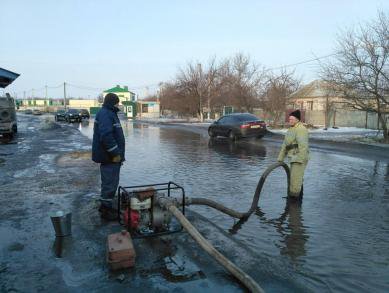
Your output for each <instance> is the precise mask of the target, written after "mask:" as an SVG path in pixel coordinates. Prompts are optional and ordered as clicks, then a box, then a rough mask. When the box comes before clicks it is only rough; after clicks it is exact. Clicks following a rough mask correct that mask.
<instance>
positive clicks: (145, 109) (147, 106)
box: [142, 104, 149, 113]
mask: <svg viewBox="0 0 389 293" xmlns="http://www.w3.org/2000/svg"><path fill="white" fill-rule="evenodd" d="M148 112H149V105H148V104H142V113H148Z"/></svg>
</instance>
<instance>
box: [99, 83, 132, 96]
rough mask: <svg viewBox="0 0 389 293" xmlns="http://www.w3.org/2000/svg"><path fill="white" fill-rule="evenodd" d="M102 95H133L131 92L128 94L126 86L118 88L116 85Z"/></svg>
mask: <svg viewBox="0 0 389 293" xmlns="http://www.w3.org/2000/svg"><path fill="white" fill-rule="evenodd" d="M104 93H131V94H133V95H135V94H134V93H133V92H130V91H129V90H128V87H127V86H125V87H120V85H117V86H115V87H113V88H111V89H108V90H105V91H104Z"/></svg>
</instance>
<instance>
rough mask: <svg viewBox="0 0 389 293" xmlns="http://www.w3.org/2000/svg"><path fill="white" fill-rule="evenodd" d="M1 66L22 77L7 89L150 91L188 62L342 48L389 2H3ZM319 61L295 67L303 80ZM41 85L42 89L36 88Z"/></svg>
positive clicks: (300, 56)
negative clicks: (339, 44)
mask: <svg viewBox="0 0 389 293" xmlns="http://www.w3.org/2000/svg"><path fill="white" fill-rule="evenodd" d="M0 7H1V11H0V67H2V68H5V69H8V70H11V71H14V72H17V73H19V74H20V77H19V78H18V79H16V80H15V81H14V83H13V84H11V85H10V86H8V87H7V88H6V89H5V90H4V91H2V90H0V94H1V93H3V92H9V93H11V94H12V95H14V96H15V95H16V96H17V97H18V98H22V97H23V96H24V92H25V95H26V97H30V96H31V95H34V96H35V97H37V96H40V97H43V96H45V86H47V91H48V96H49V97H54V98H62V97H63V84H64V82H66V84H67V86H66V92H67V96H68V97H69V96H72V97H83V98H96V97H97V96H98V94H99V93H101V91H102V90H104V89H108V88H111V87H114V86H116V85H121V86H124V85H127V86H128V87H129V89H130V90H132V91H133V92H135V93H136V94H138V95H139V96H140V97H142V96H143V97H144V96H146V95H147V94H152V93H154V92H155V90H156V89H157V87H158V83H160V82H166V81H170V80H172V79H174V77H175V75H176V74H177V72H178V69H179V68H180V67H184V66H185V65H186V64H187V63H188V62H198V63H204V64H205V63H206V62H207V61H209V59H210V58H212V57H216V58H217V60H220V61H221V60H223V59H224V58H228V57H231V56H234V55H235V54H237V53H243V54H245V55H248V56H250V58H251V59H252V60H253V61H254V62H256V63H258V64H260V65H263V66H265V67H267V68H276V67H280V66H284V65H289V64H295V63H299V62H302V61H305V60H310V59H314V58H315V57H318V56H325V55H329V54H331V53H333V52H334V50H335V41H336V38H337V36H338V35H339V34H341V32H342V31H343V30H347V29H350V28H352V27H354V26H357V25H359V24H361V23H365V22H367V21H371V20H373V19H374V18H376V16H377V11H378V10H383V11H386V12H388V11H389V1H384V0H361V1H358V0H355V1H351V0H337V1H333V0H322V1H318V0H317V1H315V0H306V1H302V0H301V1H298V0H295V1H288V0H285V1H281V0H274V1H270V0H269V1H264V0H262V1H261V0H257V1H248V0H247V1H245V0H242V1H236V0H234V1H232V0H231V1H230V0H223V1H222V0H214V1H212V0H209V1H205V0H196V1H190V0H181V1H178V0H177V1H168V0H165V1H162V0H155V1H147V0H143V1H131V0H123V1H119V0H111V1H99V0H94V1H91V0H83V1H81V0H67V1H65V0H56V1H50V0H46V1H44V0H34V1H28V0H24V1H22V0H0ZM318 67H319V66H318V62H317V61H316V62H311V63H306V64H303V65H299V66H297V67H295V68H294V67H289V69H295V72H296V75H297V76H298V77H300V78H301V79H302V81H303V83H308V82H310V81H312V80H314V79H317V78H318ZM33 89H34V90H33Z"/></svg>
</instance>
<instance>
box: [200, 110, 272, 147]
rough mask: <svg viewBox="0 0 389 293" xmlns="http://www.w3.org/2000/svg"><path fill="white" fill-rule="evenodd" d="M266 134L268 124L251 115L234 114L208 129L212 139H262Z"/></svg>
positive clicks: (224, 117)
mask: <svg viewBox="0 0 389 293" xmlns="http://www.w3.org/2000/svg"><path fill="white" fill-rule="evenodd" d="M265 133H266V123H265V122H264V121H263V120H260V119H258V118H257V117H256V116H254V115H253V114H249V113H234V114H230V115H226V116H223V117H221V118H220V119H219V120H217V121H215V122H214V123H212V124H211V125H210V126H209V128H208V134H209V136H210V137H216V136H225V137H228V138H229V139H231V140H236V139H239V138H243V137H257V138H261V137H263V136H264V135H265Z"/></svg>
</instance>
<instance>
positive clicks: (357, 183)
mask: <svg viewBox="0 0 389 293" xmlns="http://www.w3.org/2000/svg"><path fill="white" fill-rule="evenodd" d="M122 125H123V130H124V133H125V136H126V162H125V163H124V165H123V168H122V172H121V178H120V184H121V185H124V186H128V185H138V184H139V185H140V184H151V183H160V182H167V181H174V182H176V183H178V184H180V185H181V186H183V187H184V188H185V191H186V194H187V196H189V197H206V198H209V199H213V200H215V201H218V202H220V203H223V204H224V205H226V206H227V207H230V208H233V209H235V210H239V211H247V210H248V208H249V206H250V204H251V201H252V197H253V194H254V191H255V188H256V185H257V183H258V180H259V177H260V176H261V175H262V173H263V172H264V171H265V169H266V168H267V167H268V166H269V165H270V164H272V163H274V162H275V161H276V158H277V155H278V151H279V147H280V146H279V145H277V144H275V143H274V142H269V141H266V139H265V140H262V141H242V142H238V143H229V142H228V141H226V140H223V139H218V140H215V141H209V139H208V136H207V135H206V133H205V132H202V131H199V132H198V133H195V132H190V131H184V130H182V129H176V128H172V127H163V126H161V127H160V126H154V125H148V124H133V123H131V122H127V123H126V122H123V121H122ZM92 128H93V120H91V122H90V123H89V124H82V125H80V130H81V132H82V133H83V134H85V135H86V136H88V137H91V135H92ZM286 188H287V186H286V176H285V174H284V173H283V171H282V170H276V171H275V172H273V173H272V174H271V175H270V176H269V177H268V179H267V181H266V183H265V186H264V189H263V190H262V194H261V198H260V201H259V209H258V210H257V212H256V213H255V214H253V215H252V216H251V217H250V218H249V219H248V221H246V222H245V223H237V222H236V220H234V219H232V218H230V217H229V216H226V215H224V214H221V213H219V212H217V211H215V210H212V209H210V208H207V207H200V206H196V207H192V209H193V210H195V211H196V212H198V213H200V214H202V215H204V216H205V217H207V218H208V219H209V220H210V221H211V222H213V223H215V224H216V225H217V226H219V227H220V228H222V229H223V230H225V231H227V233H229V234H230V236H231V237H232V238H234V239H236V240H239V241H240V242H242V243H244V244H245V245H246V246H247V247H249V248H250V249H251V250H253V251H255V252H256V253H257V254H258V256H260V257H261V258H266V259H268V260H270V261H271V262H272V264H273V266H275V267H272V268H269V270H278V269H279V270H285V268H286V270H288V271H289V272H290V274H291V275H292V276H293V278H298V279H299V280H298V281H300V282H301V283H303V284H304V285H305V287H306V290H307V291H342V292H344V291H345V292H356V291H359V292H363V291H375V292H385V291H386V292H388V291H389V278H388V276H389V166H388V164H387V163H384V162H380V161H375V160H368V159H359V158H355V157H349V156H346V155H342V154H336V153H326V152H320V151H315V150H313V151H311V160H310V162H309V164H308V167H307V170H306V175H305V182H304V200H303V203H302V205H301V206H298V205H292V206H288V207H286V200H285V199H284V198H283V197H285V196H286ZM237 257H238V256H237ZM261 265H263V264H261V263H260V262H259V263H258V266H261ZM247 273H249V274H250V275H252V276H253V277H254V279H255V272H247Z"/></svg>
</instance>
